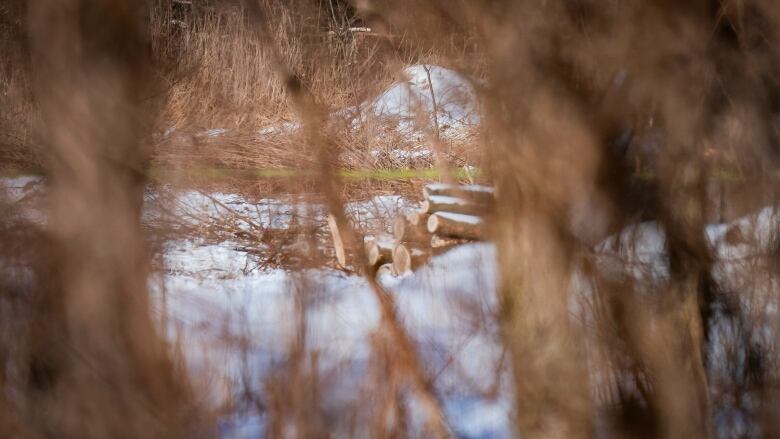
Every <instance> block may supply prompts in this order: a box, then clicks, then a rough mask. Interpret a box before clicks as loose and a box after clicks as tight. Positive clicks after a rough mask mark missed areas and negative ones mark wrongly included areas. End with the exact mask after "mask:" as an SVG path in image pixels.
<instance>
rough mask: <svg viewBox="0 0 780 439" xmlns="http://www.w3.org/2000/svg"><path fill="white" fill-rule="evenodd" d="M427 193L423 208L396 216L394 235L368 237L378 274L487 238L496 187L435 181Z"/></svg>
mask: <svg viewBox="0 0 780 439" xmlns="http://www.w3.org/2000/svg"><path fill="white" fill-rule="evenodd" d="M423 197H424V200H423V202H422V204H421V208H420V210H419V211H416V212H412V213H409V214H407V215H405V216H400V217H398V218H396V219H395V221H394V223H393V234H392V236H390V235H381V236H378V237H366V239H365V246H366V255H367V256H368V264H369V265H370V266H371V267H374V268H377V274H378V275H379V274H382V273H391V274H393V275H400V274H403V273H406V272H409V271H413V270H416V269H417V268H418V267H420V266H421V265H423V264H425V262H426V261H427V260H428V258H429V257H430V256H431V255H434V254H439V253H442V252H444V251H446V250H448V249H450V248H451V247H453V246H455V245H458V244H461V243H464V242H468V241H478V240H481V239H484V237H485V229H486V226H485V222H486V220H485V217H486V216H487V215H488V213H489V212H490V211H491V210H492V205H493V203H494V194H493V189H492V188H490V187H487V186H480V185H451V184H444V183H434V184H429V185H427V186H425V187H424V188H423ZM337 253H338V251H337ZM342 253H343V252H342ZM339 262H341V261H339Z"/></svg>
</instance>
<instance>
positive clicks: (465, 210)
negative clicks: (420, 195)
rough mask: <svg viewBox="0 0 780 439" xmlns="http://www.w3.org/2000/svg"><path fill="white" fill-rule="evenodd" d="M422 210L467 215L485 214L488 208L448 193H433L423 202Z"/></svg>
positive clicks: (431, 212)
mask: <svg viewBox="0 0 780 439" xmlns="http://www.w3.org/2000/svg"><path fill="white" fill-rule="evenodd" d="M422 210H423V211H424V212H426V213H430V214H433V213H436V212H453V213H462V214H466V215H475V214H484V213H486V212H487V208H486V207H485V206H483V205H480V204H475V203H472V202H471V201H469V200H466V199H463V198H458V197H450V196H446V195H432V196H430V197H428V198H426V199H425V200H424V201H423V202H422Z"/></svg>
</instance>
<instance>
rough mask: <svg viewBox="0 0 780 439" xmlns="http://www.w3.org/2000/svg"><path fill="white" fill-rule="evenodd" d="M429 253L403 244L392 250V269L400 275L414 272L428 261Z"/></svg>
mask: <svg viewBox="0 0 780 439" xmlns="http://www.w3.org/2000/svg"><path fill="white" fill-rule="evenodd" d="M428 257H429V253H428V252H425V251H423V250H420V249H417V248H409V247H407V246H405V245H403V244H400V245H397V246H396V247H395V249H393V269H394V270H395V272H396V274H398V275H400V274H403V273H408V272H410V271H413V270H416V269H418V268H419V267H421V266H422V265H423V264H425V262H426V261H427V260H428Z"/></svg>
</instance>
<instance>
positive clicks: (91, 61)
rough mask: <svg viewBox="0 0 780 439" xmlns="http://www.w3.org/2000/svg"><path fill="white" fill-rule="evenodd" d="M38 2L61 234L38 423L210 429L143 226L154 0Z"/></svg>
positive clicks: (45, 313) (137, 430) (53, 192)
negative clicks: (163, 318)
mask: <svg viewBox="0 0 780 439" xmlns="http://www.w3.org/2000/svg"><path fill="white" fill-rule="evenodd" d="M29 7H30V10H29V14H28V17H29V19H30V33H29V35H30V36H31V44H30V47H31V52H32V59H33V62H34V67H35V71H36V73H37V74H36V77H35V92H36V103H37V104H38V105H39V108H40V111H41V113H40V114H41V118H42V121H43V126H42V129H41V131H42V134H43V136H45V139H46V141H45V142H43V144H45V145H46V146H47V148H48V151H47V152H46V157H47V165H48V169H47V171H48V174H49V176H50V191H49V194H48V195H49V209H48V212H47V214H48V215H47V223H46V227H47V229H48V230H47V233H48V235H49V236H50V238H51V241H52V245H53V250H52V251H51V252H50V253H49V254H47V255H45V256H46V261H47V262H48V264H49V265H50V270H48V271H46V272H41V273H39V274H40V277H39V278H40V281H41V282H40V283H39V285H38V288H39V290H38V291H37V293H36V294H37V300H36V305H35V306H36V313H37V314H38V315H39V317H40V318H37V319H36V320H35V322H34V323H35V324H34V325H33V329H32V331H33V333H32V335H31V337H32V340H31V344H32V346H31V352H30V369H29V370H30V371H31V375H32V379H30V380H29V383H28V386H29V394H30V395H33V397H32V401H29V402H28V404H29V405H30V407H31V408H32V410H31V412H30V413H29V414H28V415H29V418H28V420H29V421H30V425H32V426H34V428H37V429H40V436H51V435H56V436H61V437H189V436H200V435H202V434H206V431H207V430H205V429H203V430H199V429H198V425H199V423H200V421H198V420H199V419H201V417H200V416H198V415H197V413H196V412H197V411H193V410H194V406H193V405H191V404H190V400H189V393H188V390H187V385H186V382H185V378H184V377H183V376H182V375H181V374H178V373H175V371H174V365H173V363H172V361H171V359H170V358H169V353H168V351H167V344H166V342H165V341H164V340H162V339H161V338H160V337H159V334H160V332H158V328H155V326H154V322H153V318H152V315H151V306H150V298H149V291H148V285H149V284H148V282H149V279H148V274H149V259H148V256H149V255H148V250H147V248H146V245H145V242H146V240H145V237H144V234H143V232H142V229H141V225H140V218H141V208H142V204H143V191H144V186H145V179H144V175H145V166H146V165H147V163H148V160H149V154H148V153H149V150H148V148H145V147H143V146H142V145H144V144H146V143H145V142H146V141H147V140H148V139H146V138H145V136H144V132H145V131H146V130H147V129H148V127H149V126H151V119H152V118H151V117H149V116H148V114H147V113H148V112H149V108H145V107H143V106H142V105H143V103H144V101H145V99H147V98H148V96H149V93H148V89H149V87H148V86H149V82H150V81H149V78H150V75H149V73H150V72H149V66H150V65H151V62H150V61H151V60H149V59H148V57H147V54H148V46H147V44H146V41H145V32H146V30H145V28H144V25H143V23H142V20H141V17H143V12H142V8H144V7H145V6H144V4H143V2H115V1H113V0H91V1H86V0H58V1H42V0H39V1H33V2H30V6H29ZM163 332H165V331H163ZM200 426H201V427H202V426H203V425H202V424H201V425H200ZM32 436H38V435H37V434H36V435H32Z"/></svg>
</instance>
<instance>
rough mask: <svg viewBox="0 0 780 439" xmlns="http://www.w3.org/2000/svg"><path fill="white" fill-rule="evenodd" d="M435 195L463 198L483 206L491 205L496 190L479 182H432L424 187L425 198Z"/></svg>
mask: <svg viewBox="0 0 780 439" xmlns="http://www.w3.org/2000/svg"><path fill="white" fill-rule="evenodd" d="M435 196H446V197H457V198H463V199H465V200H468V201H471V202H472V203H474V204H479V205H483V206H489V205H491V204H492V203H493V202H494V201H495V191H494V190H493V188H491V187H489V186H482V185H478V184H464V185H455V184H447V183H431V184H427V185H425V186H424V187H423V198H424V199H428V198H430V197H435Z"/></svg>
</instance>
